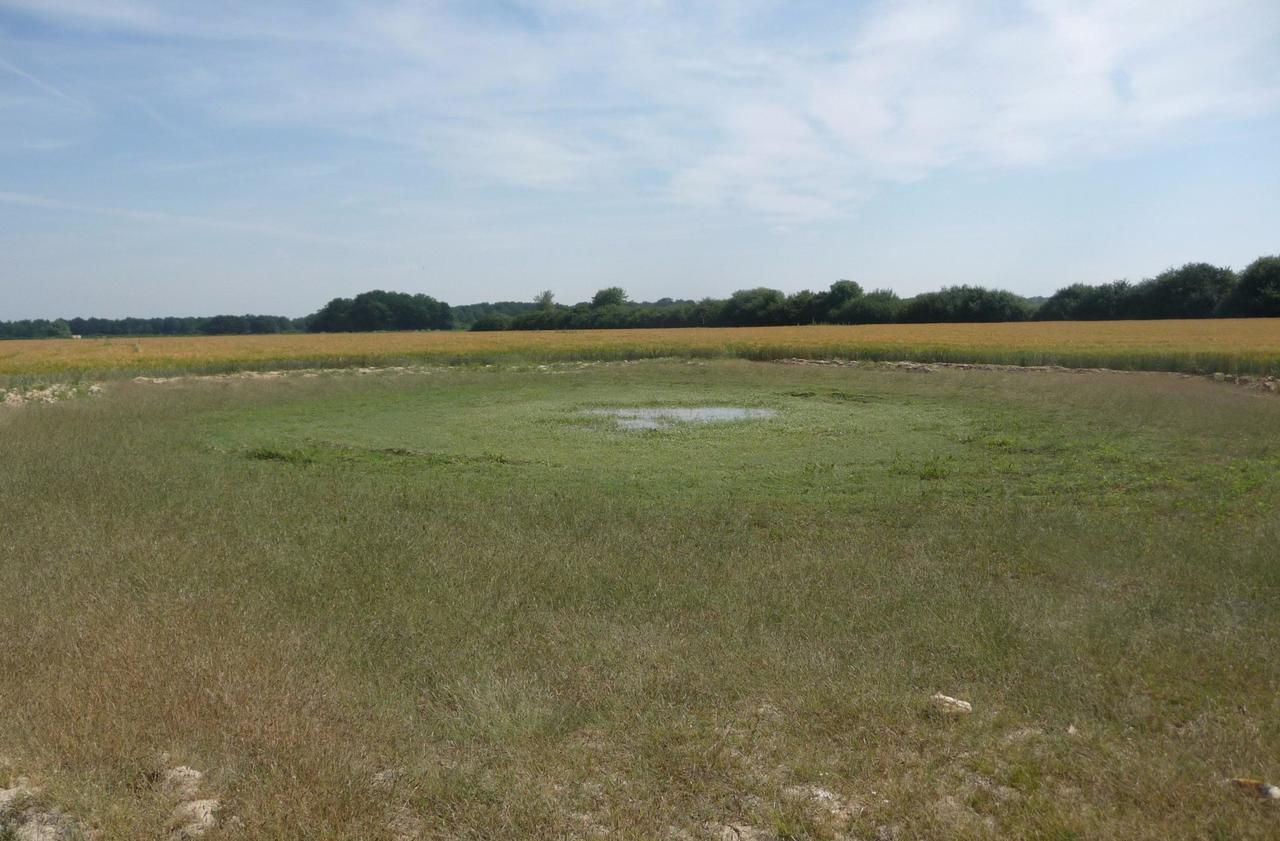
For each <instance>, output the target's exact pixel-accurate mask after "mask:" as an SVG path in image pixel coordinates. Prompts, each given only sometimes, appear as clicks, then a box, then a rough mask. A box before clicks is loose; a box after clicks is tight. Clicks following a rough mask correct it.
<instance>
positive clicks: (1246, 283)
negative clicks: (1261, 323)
mask: <svg viewBox="0 0 1280 841" xmlns="http://www.w3.org/2000/svg"><path fill="white" fill-rule="evenodd" d="M1218 314H1219V315H1235V316H1253V317H1262V316H1280V255H1274V256H1271V257H1259V258H1258V259H1256V260H1254V261H1253V262H1252V263H1250V264H1249V266H1248V268H1246V269H1245V270H1244V271H1242V272H1240V279H1239V280H1238V281H1237V282H1236V285H1235V288H1234V289H1232V290H1231V292H1230V293H1229V294H1228V295H1227V296H1226V297H1225V298H1223V300H1222V305H1221V306H1220V307H1219V308H1218Z"/></svg>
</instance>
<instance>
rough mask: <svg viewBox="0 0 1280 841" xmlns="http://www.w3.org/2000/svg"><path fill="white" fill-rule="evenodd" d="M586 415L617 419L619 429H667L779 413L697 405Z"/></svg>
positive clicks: (620, 410) (767, 410) (755, 417)
mask: <svg viewBox="0 0 1280 841" xmlns="http://www.w3.org/2000/svg"><path fill="white" fill-rule="evenodd" d="M587 414H589V415H607V416H608V417H611V418H614V419H615V420H616V421H617V424H618V429H668V428H670V427H672V426H674V425H676V424H678V423H726V422H728V421H740V420H762V419H764V418H771V417H774V416H775V415H777V414H778V413H777V412H776V411H774V410H773V409H745V408H742V407H740V406H695V407H692V408H669V409H658V408H655V409H593V410H591V411H590V412H587Z"/></svg>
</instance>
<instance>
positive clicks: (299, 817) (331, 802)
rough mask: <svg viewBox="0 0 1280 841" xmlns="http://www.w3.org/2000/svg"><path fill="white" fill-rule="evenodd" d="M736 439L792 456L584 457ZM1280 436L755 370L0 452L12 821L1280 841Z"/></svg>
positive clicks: (495, 833) (400, 830)
mask: <svg viewBox="0 0 1280 841" xmlns="http://www.w3.org/2000/svg"><path fill="white" fill-rule="evenodd" d="M355 338H358V337H355ZM697 403H713V404H717V405H733V404H738V405H747V406H759V407H767V408H774V409H777V410H778V411H779V415H778V416H777V417H776V418H775V419H773V420H770V421H768V422H757V423H748V424H738V425H731V426H724V427H699V428H689V429H677V430H671V431H663V432H657V433H642V434H639V435H631V434H623V433H619V432H617V431H614V430H612V429H610V428H608V426H607V422H606V421H605V420H604V419H601V418H599V417H598V416H584V415H582V414H580V412H581V411H582V410H583V409H587V408H592V407H600V406H610V405H614V406H617V405H630V406H635V405H654V404H665V405H695V404H697ZM1278 423H1280V400H1277V399H1275V398H1274V397H1271V396H1269V395H1258V394H1252V393H1249V392H1247V391H1245V390H1242V389H1236V388H1229V387H1225V386H1219V385H1217V384H1215V383H1212V382H1207V381H1204V380H1203V379H1190V378H1186V379H1184V378H1177V377H1146V376H1121V375H1108V374H1070V375H1067V374H1053V373H1047V374H1043V375H1036V376H1026V375H1016V374H1010V373H991V372H975V371H957V370H947V371H942V372H939V373H934V374H919V373H907V372H894V371H882V370H860V369H849V368H826V367H819V366H813V367H800V366H781V365H761V364H750V363H746V362H739V361H716V362H709V363H696V364H688V363H677V362H660V363H643V364H636V365H625V366H623V365H616V366H615V365H601V366H585V367H582V368H579V367H577V366H572V367H571V366H553V367H552V370H550V371H547V372H539V371H536V370H534V371H521V372H515V371H510V370H504V369H502V368H495V369H492V370H475V369H462V368H450V369H439V370H435V371H433V372H432V373H430V374H424V375H404V376H390V375H388V376H376V377H356V376H337V375H335V376H332V377H317V378H313V379H304V378H300V377H299V378H281V379H276V380H272V381H256V380H239V379H235V380H221V381H207V380H202V381H183V382H175V383H168V384H165V385H150V384H139V383H131V382H123V383H114V384H110V385H109V386H108V388H107V391H106V394H105V395H104V396H102V397H100V398H97V399H88V398H85V399H80V400H72V401H66V402H63V403H59V404H55V405H33V406H28V407H25V408H22V409H17V410H12V411H9V412H7V413H0V429H2V431H3V435H4V440H5V446H4V447H2V448H0V476H2V477H3V481H0V593H3V594H4V597H3V603H2V604H0V711H2V712H0V755H7V756H8V757H9V758H10V760H9V762H8V763H7V764H6V763H5V761H4V760H0V787H2V786H4V785H6V784H8V783H9V782H10V781H11V778H12V777H14V776H17V775H19V774H27V775H30V776H31V777H32V778H33V780H34V781H35V782H36V783H38V784H39V785H41V786H42V787H43V789H44V794H43V795H42V797H44V798H45V801H44V802H43V806H44V807H47V808H51V809H52V808H61V809H65V810H67V811H68V812H70V813H72V814H74V815H76V816H77V817H79V818H80V819H81V820H82V821H83V822H84V824H85V825H87V826H90V827H95V828H97V829H100V830H102V832H103V841H114V839H136V838H158V837H163V836H164V831H165V827H166V825H167V823H166V822H167V821H169V820H170V818H169V811H170V809H171V808H172V803H171V801H170V800H168V799H166V797H165V795H164V792H163V791H161V790H159V789H158V787H157V785H156V782H155V769H156V767H157V762H158V760H157V757H158V756H159V755H160V754H161V753H163V752H167V753H169V754H170V755H171V761H172V762H174V763H182V764H184V765H190V766H192V767H195V768H198V769H200V770H202V771H204V772H205V773H206V790H207V793H208V796H211V797H217V798H219V799H220V801H221V803H222V807H223V810H222V812H221V817H222V819H223V821H224V822H223V824H222V826H221V827H220V828H219V829H218V830H216V831H215V833H212V834H210V835H209V836H207V838H206V841H214V839H215V838H216V839H218V841H222V839H224V838H225V839H244V840H245V841H249V839H264V841H265V839H270V840H271V841H277V840H278V839H291V838H297V839H304V838H305V839H307V841H317V839H356V838H359V839H380V840H381V841H397V839H405V838H411V837H412V838H421V839H437V838H439V839H444V838H448V839H475V841H479V840H480V839H490V838H548V839H552V838H554V839H582V840H583V841H587V839H602V838H607V839H610V841H632V840H633V839H634V841H639V839H653V838H664V837H670V838H673V839H677V838H693V839H700V841H702V840H704V839H707V840H709V841H714V839H716V838H717V837H722V836H717V835H716V834H715V833H710V832H707V831H705V829H704V827H705V825H706V824H708V823H711V824H729V823H732V824H735V825H739V826H753V827H757V828H759V829H761V830H763V831H766V833H767V834H764V835H761V836H757V837H762V838H769V839H771V841H772V839H775V838H776V839H782V838H787V839H793V841H799V840H800V839H813V841H837V839H848V838H863V839H868V838H876V837H883V836H884V835H885V834H887V833H890V832H893V833H894V837H895V838H897V839H899V841H906V839H917V838H961V839H987V838H992V837H1018V838H1045V839H1062V841H1065V839H1072V838H1126V839H1150V841H1155V839H1166V838H1256V839H1262V838H1268V837H1272V838H1274V837H1276V832H1277V830H1280V811H1277V810H1276V809H1275V808H1274V805H1275V804H1268V803H1264V802H1259V801H1257V800H1256V799H1251V798H1249V797H1248V796H1247V795H1245V794H1243V793H1241V792H1240V791H1237V790H1234V789H1231V788H1230V787H1228V786H1226V785H1224V784H1223V783H1222V780H1223V778H1225V777H1228V776H1235V775H1241V776H1256V777H1262V778H1266V779H1269V780H1272V781H1275V780H1277V779H1280V759H1278V758H1280V727H1278V725H1277V722H1280V665H1277V661H1276V658H1275V657H1274V656H1272V652H1273V651H1274V649H1275V641H1276V640H1277V638H1280V578H1277V571H1276V570H1277V567H1276V564H1275V551H1274V550H1275V546H1276V545H1277V540H1278V539H1280V531H1278V530H1277V529H1278V528H1280V525H1278V524H1277V520H1276V518H1275V516H1274V515H1275V511H1276V510H1277V505H1280V452H1277V449H1276V443H1275V430H1276V429H1277V424H1278ZM937 691H944V692H946V693H947V694H949V695H954V696H958V697H963V698H965V699H966V700H969V701H972V702H973V704H974V711H973V713H972V714H971V715H969V716H965V717H960V718H943V717H939V716H934V715H930V713H929V711H928V710H929V703H928V699H929V696H930V695H932V694H933V693H934V692H937ZM814 787H820V788H821V789H823V790H827V791H830V792H832V794H833V796H834V798H835V800H834V804H833V803H829V802H827V801H826V800H824V799H823V797H821V796H819V795H817V794H814V792H815V791H816V789H815V788H814ZM797 790H799V792H800V794H799V796H797V795H796V791H797ZM806 792H807V794H806ZM232 818H236V819H238V820H239V822H240V823H239V825H238V826H237V825H236V824H234V823H232V820H231V819H232ZM671 826H674V827H676V828H677V829H678V830H679V831H680V832H683V833H686V834H685V835H680V834H678V833H671V832H670V831H669V830H668V827H671Z"/></svg>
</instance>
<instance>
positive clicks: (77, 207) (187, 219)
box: [0, 190, 367, 247]
mask: <svg viewBox="0 0 1280 841" xmlns="http://www.w3.org/2000/svg"><path fill="white" fill-rule="evenodd" d="M0 204H12V205H18V206H20V207H36V208H40V209H42V210H64V211H68V212H71V213H90V214H95V215H99V216H114V217H116V218H118V219H131V220H133V221H135V222H159V223H163V224H169V225H187V226H190V227H196V228H205V229H207V230H216V231H233V232H236V233H243V234H257V235H259V236H268V237H277V238H280V239H288V240H295V241H298V242H310V243H322V244H326V245H332V244H338V245H344V246H348V247H353V246H354V247H360V246H364V245H367V243H362V242H360V241H358V240H352V239H350V238H346V237H332V236H322V235H318V234H309V233H307V232H305V231H295V230H292V229H290V228H281V227H277V226H275V225H259V224H255V223H252V222H234V221H230V220H227V219H215V218H211V217H207V216H188V215H185V214H181V213H164V212H161V211H154V210H133V209H131V208H127V207H110V206H104V205H95V204H81V203H79V202H67V201H62V200H60V199H51V198H48V197H46V196H36V195H32V194H30V193H11V192H7V191H4V190H0Z"/></svg>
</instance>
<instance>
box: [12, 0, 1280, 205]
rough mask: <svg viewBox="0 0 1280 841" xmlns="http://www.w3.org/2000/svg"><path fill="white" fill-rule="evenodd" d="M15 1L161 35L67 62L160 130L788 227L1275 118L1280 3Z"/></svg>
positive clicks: (87, 23) (54, 91)
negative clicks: (887, 190)
mask: <svg viewBox="0 0 1280 841" xmlns="http://www.w3.org/2000/svg"><path fill="white" fill-rule="evenodd" d="M3 8H8V9H10V10H15V11H18V12H20V13H21V14H24V15H27V16H32V17H34V18H38V19H41V20H45V21H48V22H51V23H53V24H55V25H57V26H62V27H69V28H72V29H86V28H87V29H93V30H107V31H116V32H125V33H142V34H146V35H147V36H148V37H150V38H152V39H155V43H156V45H157V46H156V47H155V48H154V49H152V50H149V51H145V52H143V53H141V54H137V53H134V52H126V51H120V50H116V49H114V48H113V47H110V46H106V47H101V48H99V50H98V52H97V53H96V54H91V56H90V57H89V58H88V59H86V57H85V55H84V48H83V47H82V46H81V47H77V51H78V52H77V54H76V55H74V56H66V59H67V61H68V63H69V65H71V66H72V67H79V68H80V70H79V72H80V73H81V74H82V75H83V74H85V73H87V72H88V70H87V69H86V68H87V65H89V64H94V65H99V66H101V67H102V68H103V70H104V72H105V73H106V74H109V75H111V76H113V77H117V79H116V80H115V81H114V82H113V83H120V82H119V80H120V79H123V80H125V81H126V82H129V83H130V85H132V86H131V87H126V88H122V90H125V89H127V90H136V89H137V87H138V86H145V88H146V94H145V96H144V95H136V94H131V95H130V96H132V97H133V99H132V100H131V99H130V98H129V97H128V96H125V95H123V94H122V95H120V96H119V97H118V105H119V107H121V108H124V107H127V106H128V104H129V102H130V101H132V102H133V103H134V107H135V108H141V109H142V110H143V111H144V113H145V114H146V115H147V117H148V118H149V119H151V120H152V121H153V122H154V123H156V124H157V125H159V126H161V127H163V128H164V129H165V130H166V131H168V132H170V133H171V134H174V135H178V136H186V137H194V136H197V135H200V134H201V133H203V132H209V133H212V134H213V135H215V136H217V134H218V133H219V132H224V131H250V132H256V133H265V136H270V133H271V132H276V131H279V132H294V133H302V135H303V136H305V137H306V138H307V139H308V141H309V142H312V143H317V142H326V143H356V144H359V146H360V149H361V150H362V152H361V154H366V155H369V156H371V157H372V156H377V155H385V160H386V162H387V165H388V166H389V167H392V168H394V167H395V166H397V165H403V166H411V165H422V166H425V167H428V168H430V169H431V170H432V171H434V172H436V173H438V174H439V175H440V177H443V178H448V179H451V180H454V181H460V182H464V183H473V182H474V183H479V184H484V183H490V184H495V185H506V186H509V187H512V188H516V189H524V190H541V191H592V190H609V191H614V192H617V191H632V192H634V193H635V194H636V195H643V196H645V197H647V198H652V197H655V196H657V197H661V198H662V199H663V200H665V201H667V202H670V203H674V204H677V205H688V206H695V207H710V208H724V209H733V210H745V211H747V212H749V213H755V214H760V215H763V216H766V217H778V218H780V219H785V220H791V221H803V220H805V219H812V218H821V217H827V216H832V215H839V214H843V213H847V212H849V211H850V210H851V209H854V208H856V207H857V206H858V204H859V202H860V201H861V200H863V199H864V198H865V197H866V196H868V195H873V194H875V192H876V191H877V190H880V189H883V188H884V187H885V185H888V184H893V183H897V182H904V181H915V180H919V179H923V178H927V177H929V176H931V175H933V174H935V173H938V172H942V171H948V170H955V169H961V170H973V169H995V170H1000V169H1009V168H1027V167H1036V166H1045V165H1057V164H1061V163H1064V162H1076V161H1090V160H1096V159H1099V158H1108V157H1114V156H1121V155H1126V154H1131V153H1134V152H1135V151H1138V150H1141V149H1144V148H1147V147H1149V146H1152V145H1158V144H1161V143H1166V142H1168V138H1170V137H1171V136H1175V135H1176V136H1182V137H1186V136H1195V135H1196V133H1197V132H1198V131H1201V130H1202V129H1204V128H1205V127H1208V126H1211V125H1213V124H1215V123H1217V122H1219V121H1223V120H1236V119H1245V118H1249V117H1253V116H1256V115H1259V114H1274V113H1276V111H1277V109H1278V108H1280V62H1278V61H1277V59H1276V58H1275V44H1276V43H1280V5H1277V4H1276V3H1275V2H1274V0H1085V1H1084V2H1071V3H1065V2H1051V0H1026V1H1025V2H1016V3H1003V4H988V3H977V2H934V0H903V2H892V3H890V2H881V3H872V4H869V5H867V6H865V7H860V8H858V9H856V10H851V9H849V8H846V7H845V6H844V5H843V4H832V5H830V6H825V5H821V4H803V3H802V4H797V3H788V2H782V0H772V2H770V1H769V0H755V2H748V3H736V2H728V0H724V1H723V2H716V3H706V4H702V3H700V4H685V3H677V2H673V1H672V2H664V0H651V2H646V3H621V2H591V1H590V0H527V2H515V3H503V4H496V3H495V4H484V3H474V4H473V3H466V4H457V5H454V4H434V3H433V4H419V3H407V2H393V1H391V0H388V1H387V2H367V3H358V4H339V3H316V4H312V3H297V4H255V3H231V4H176V5H175V4H171V3H162V2H158V1H157V2H153V1H152V0H0V9H3ZM264 40H271V41H275V42H276V43H275V44H273V45H272V46H270V47H267V48H263V47H262V42H263V41H264ZM173 45H182V49H168V48H167V47H172V46H173ZM49 54H50V55H53V57H54V58H53V59H51V60H56V58H57V50H56V49H55V50H53V51H52V52H51V53H49ZM0 66H2V67H5V68H6V69H8V70H9V71H10V72H11V73H16V74H19V75H21V76H22V77H23V78H24V79H27V80H28V81H30V82H31V83H32V84H36V85H38V86H40V87H41V89H43V90H45V91H46V92H47V93H50V94H51V95H56V96H59V97H62V98H64V99H66V100H68V101H72V102H74V101H77V98H78V97H80V96H82V94H80V93H79V91H75V92H72V93H68V92H65V91H61V90H60V89H58V88H55V87H53V86H50V85H47V84H46V83H44V82H41V81H40V80H39V79H37V78H36V77H34V76H31V75H30V74H28V73H26V72H25V71H22V70H20V69H19V68H17V66H16V65H13V64H10V63H8V62H6V63H4V64H0ZM107 87H109V85H108V83H106V82H102V81H100V80H94V79H88V78H86V80H85V89H86V90H93V91H96V92H97V94H96V95H97V96H98V97H99V98H101V97H106V98H110V96H111V94H110V93H109V91H107V90H106V88H107ZM96 104H100V103H96ZM108 105H109V103H108ZM170 105H175V106H180V110H181V112H182V113H185V114H188V115H194V116H197V117H198V119H199V121H200V126H199V127H198V128H196V129H192V128H189V127H187V126H186V125H185V124H183V123H182V122H181V121H179V120H178V119H176V118H173V117H170V116H169V114H170V113H171V109H170V108H169V107H168V106H170ZM293 137H296V135H291V136H290V138H291V139H290V142H292V138H293ZM379 148H381V149H383V150H384V151H382V152H379V151H377V150H378V149H379Z"/></svg>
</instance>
